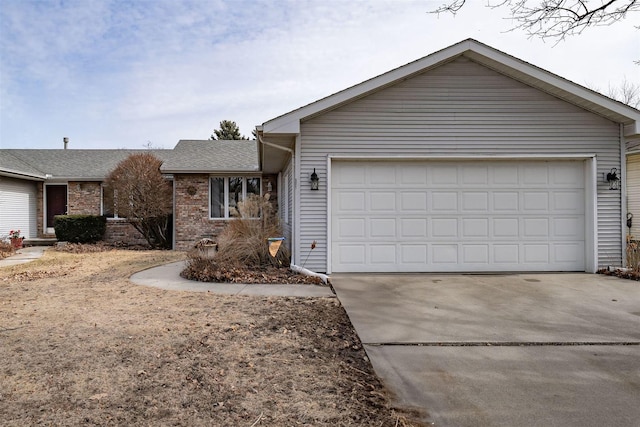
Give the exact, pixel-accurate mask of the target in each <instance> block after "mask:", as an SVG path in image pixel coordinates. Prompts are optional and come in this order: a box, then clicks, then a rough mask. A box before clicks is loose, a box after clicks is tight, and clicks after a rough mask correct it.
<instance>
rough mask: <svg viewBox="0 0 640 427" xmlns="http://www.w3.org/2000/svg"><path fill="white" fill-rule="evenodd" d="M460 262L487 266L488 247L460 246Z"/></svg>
mask: <svg viewBox="0 0 640 427" xmlns="http://www.w3.org/2000/svg"><path fill="white" fill-rule="evenodd" d="M462 262H463V263H465V264H483V265H484V264H488V263H489V245H469V244H465V245H462Z"/></svg>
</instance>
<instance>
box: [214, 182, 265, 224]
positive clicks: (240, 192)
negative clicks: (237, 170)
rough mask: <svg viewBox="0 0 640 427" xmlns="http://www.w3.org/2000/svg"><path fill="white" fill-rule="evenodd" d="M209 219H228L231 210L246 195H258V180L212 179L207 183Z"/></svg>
mask: <svg viewBox="0 0 640 427" xmlns="http://www.w3.org/2000/svg"><path fill="white" fill-rule="evenodd" d="M209 187H210V192H209V194H210V195H211V208H210V215H211V218H230V217H231V216H232V213H233V209H235V208H236V207H237V206H238V203H239V202H241V201H242V200H244V199H245V198H246V197H247V196H248V195H251V194H256V195H260V178H255V177H248V178H247V177H243V176H231V177H213V178H211V179H210V183H209Z"/></svg>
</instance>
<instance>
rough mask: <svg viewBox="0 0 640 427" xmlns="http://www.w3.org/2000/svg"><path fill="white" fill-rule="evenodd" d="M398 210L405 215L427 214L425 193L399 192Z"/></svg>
mask: <svg viewBox="0 0 640 427" xmlns="http://www.w3.org/2000/svg"><path fill="white" fill-rule="evenodd" d="M400 209H401V210H402V212H407V213H409V212H411V213H414V212H420V213H427V193H426V192H425V191H402V192H400Z"/></svg>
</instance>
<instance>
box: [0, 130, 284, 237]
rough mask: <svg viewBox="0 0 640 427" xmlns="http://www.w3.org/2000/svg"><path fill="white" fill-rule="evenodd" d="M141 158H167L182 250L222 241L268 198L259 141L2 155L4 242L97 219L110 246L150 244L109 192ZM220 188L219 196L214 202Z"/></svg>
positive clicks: (176, 231)
mask: <svg viewBox="0 0 640 427" xmlns="http://www.w3.org/2000/svg"><path fill="white" fill-rule="evenodd" d="M141 152H151V153H152V154H153V155H155V156H156V157H158V158H159V159H161V160H162V161H163V164H162V167H161V171H162V172H163V174H166V176H167V178H168V179H171V180H172V181H173V188H174V214H173V231H174V232H173V246H174V248H176V249H189V248H191V247H192V246H193V244H194V243H195V242H197V241H198V240H199V239H201V238H203V237H215V236H216V235H217V234H218V233H219V232H220V230H221V229H222V228H223V227H224V225H225V224H226V221H227V220H228V218H229V208H230V207H233V206H234V204H235V203H236V202H237V200H240V199H241V198H242V197H244V196H246V194H247V193H258V194H259V193H260V192H261V191H262V188H261V182H262V173H261V172H260V168H259V164H258V150H257V145H256V141H255V140H253V141H210V140H205V141H191V140H183V141H180V142H179V143H178V144H177V145H176V147H175V148H174V149H171V150H164V149H162V150H82V149H79V150H76V149H66V148H65V149H43V150H33V149H22V150H21V149H2V150H0V236H6V235H8V233H9V231H10V230H17V229H19V230H21V234H22V235H24V236H25V237H26V239H27V240H37V239H43V238H45V239H46V238H51V237H55V234H54V230H53V219H54V217H55V215H61V214H70V215H71V214H90V215H106V216H107V217H108V221H107V231H106V235H105V240H106V241H109V242H114V243H115V242H125V243H128V244H135V243H145V241H144V239H143V237H142V236H141V235H140V234H139V233H138V232H137V231H136V230H135V229H134V228H133V227H132V226H131V225H130V224H129V223H128V222H127V221H126V220H125V219H122V218H118V215H117V210H116V209H114V206H112V205H110V204H109V200H110V198H109V195H108V194H106V193H105V189H104V187H103V185H102V182H103V181H104V179H105V178H106V176H107V175H108V174H109V172H110V171H111V170H113V169H114V168H115V166H116V165H117V164H118V163H119V162H121V161H122V160H124V159H125V158H126V157H128V156H129V155H131V154H134V153H141ZM267 184H268V182H267V183H266V184H265V185H267ZM216 188H217V189H218V193H216V195H217V196H216V197H214V198H213V199H210V190H213V189H216ZM269 188H272V187H271V186H269ZM265 191H266V187H265ZM272 191H273V190H272ZM214 207H215V209H214Z"/></svg>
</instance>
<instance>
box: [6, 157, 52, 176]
mask: <svg viewBox="0 0 640 427" xmlns="http://www.w3.org/2000/svg"><path fill="white" fill-rule="evenodd" d="M10 151H12V150H0V171H4V172H6V173H9V174H15V175H18V176H24V177H29V178H39V179H44V178H45V174H44V173H43V172H42V171H41V170H39V169H38V168H36V167H33V166H31V165H30V164H28V163H27V162H25V161H23V160H22V159H21V158H20V157H17V156H15V155H14V154H12V153H11V152H10Z"/></svg>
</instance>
